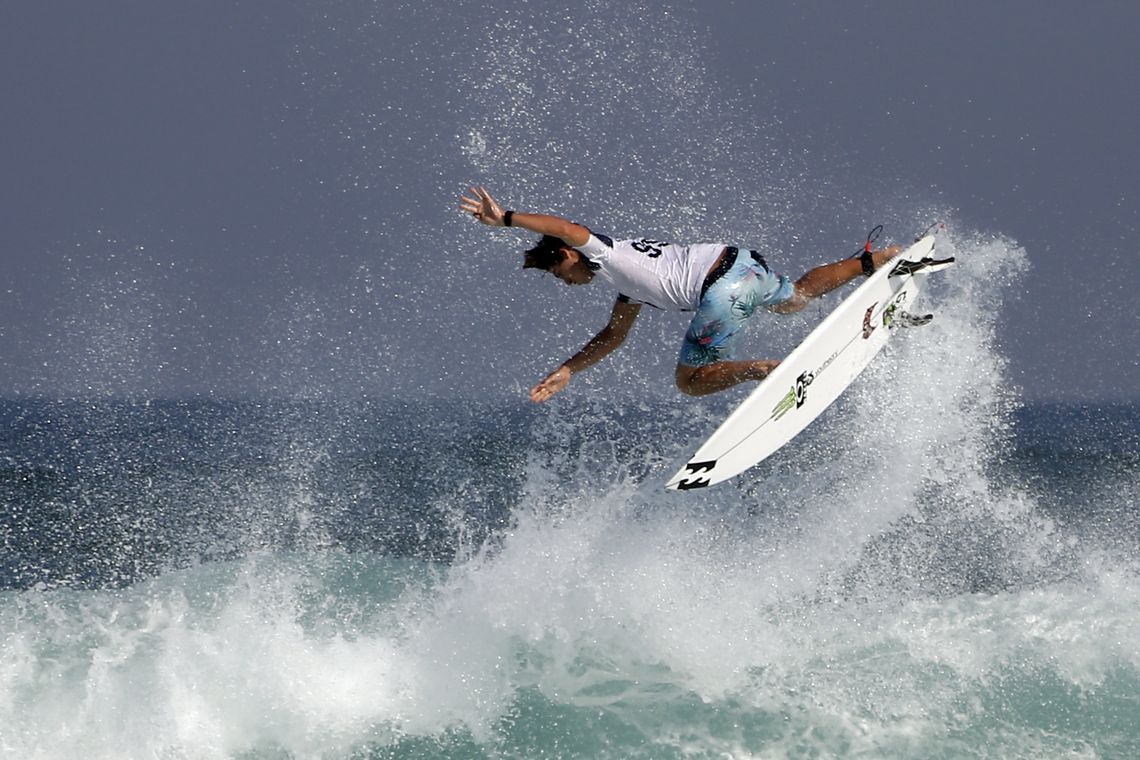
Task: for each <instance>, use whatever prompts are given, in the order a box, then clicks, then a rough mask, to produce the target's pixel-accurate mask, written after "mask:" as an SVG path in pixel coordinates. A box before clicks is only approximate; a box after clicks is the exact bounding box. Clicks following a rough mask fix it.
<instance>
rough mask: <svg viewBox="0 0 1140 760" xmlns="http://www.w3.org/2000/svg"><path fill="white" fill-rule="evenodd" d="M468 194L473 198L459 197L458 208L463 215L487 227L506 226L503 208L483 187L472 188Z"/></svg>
mask: <svg viewBox="0 0 1140 760" xmlns="http://www.w3.org/2000/svg"><path fill="white" fill-rule="evenodd" d="M470 192H471V195H472V196H474V197H468V196H466V195H463V196H460V200H459V208H460V209H461V210H463V212H464V213H467V214H471V216H473V217H475V218H476V219H478V220H479V221H480V222H482V223H483V224H485V225H487V226H488V227H505V226H506V220H505V219H504V218H503V207H502V206H500V205H499V204H498V203H496V202H495V199H494V198H492V197H491V194H490V193H488V192H487V189H486V188H485V187H482V186H479V187H473V188H471V190H470Z"/></svg>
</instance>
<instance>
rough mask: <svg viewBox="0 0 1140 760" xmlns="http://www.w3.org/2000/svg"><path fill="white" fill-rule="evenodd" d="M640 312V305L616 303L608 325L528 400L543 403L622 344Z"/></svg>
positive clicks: (543, 382) (549, 376)
mask: <svg viewBox="0 0 1140 760" xmlns="http://www.w3.org/2000/svg"><path fill="white" fill-rule="evenodd" d="M640 311H641V304H639V303H629V302H627V301H622V300H620V299H619V300H618V301H616V302H615V303H614V310H613V312H612V313H611V314H610V321H609V323H608V324H606V326H605V327H603V328H602V330H601V332H599V333H598V334H597V335H595V336H594V337H593V338H590V340H589V341H588V342H587V343H586V345H584V346H582V348H581V350H580V351H578V353H576V354H574V355H573V356H571V357H570V358H569V359H567V360H566V361H565V362H564V363H563V364H562V366H560V367H559V368H558V369H556V370H554V371H553V372H551V373H550V374H549V375H547V376H546V377H545V378H544V379H543V381H542V382H541V383H539V384H538V385H536V386H534V388H532V389H531V391H530V400H531V401H534V402H536V403H541V402H543V401H546V400H547V399H549V398H550V397H551V396H553V395H554V394H555V393H558V392H559V391H560V390H562V389H563V388H565V387H566V386H567V385H568V384H569V383H570V377H571V376H573V375H576V374H578V373H579V372H581V371H582V370H584V369H589V368H590V367H592V366H594V365H595V364H597V363H598V362H600V361H601V360H602V359H604V358H605V357H606V356H609V355H610V354H611V353H613V351H614V350H615V349H616V348H617V347H618V346H620V345H621V344H622V343H624V342H625V336H627V335H629V329H630V328H631V327H633V322H634V320H636V319H637V315H638V313H639V312H640Z"/></svg>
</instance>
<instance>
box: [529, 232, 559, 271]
mask: <svg viewBox="0 0 1140 760" xmlns="http://www.w3.org/2000/svg"><path fill="white" fill-rule="evenodd" d="M565 247H566V243H565V242H563V240H562V238H557V237H554V236H553V235H543V236H542V237H541V238H540V239H539V241H538V244H537V245H535V246H534V248H531V249H530V250H528V251H526V252H525V253H523V269H542V270H543V271H546V272H549V271H550V270H551V268H553V267H554V266H556V265H557V264H558V262H560V261H562V260H563V259H564V258H566V251H564V250H562V249H563V248H565Z"/></svg>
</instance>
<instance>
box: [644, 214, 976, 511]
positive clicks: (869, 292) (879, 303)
mask: <svg viewBox="0 0 1140 760" xmlns="http://www.w3.org/2000/svg"><path fill="white" fill-rule="evenodd" d="M933 252H934V236H933V235H928V236H926V237H924V238H922V239H921V240H919V241H918V242H917V243H915V244H914V245H912V246H911V247H910V248H908V249H906V250H905V251H903V253H902V254H900V255H899V256H898V257H896V258H894V259H892V260H891V261H890V262H889V263H888V264H887V265H886V266H884V267H882V268H881V269H880V270H879V271H877V272H875V273H874V274H873V275H871V276H870V277H868V278H867V280H866V281H865V282H864V283H863V284H862V285H860V286H859V287H858V288H857V289H856V290H855V291H854V292H853V293H852V294H851V295H849V296H848V297H847V298H845V299H844V300H843V301H842V302H841V303H840V304H839V305H838V306H837V307H836V308H835V310H834V311H832V312H831V314H829V315H828V316H827V318H826V319H824V320H823V321H822V322H821V323H820V324H819V326H817V327H816V328H815V329H814V330H812V332H811V333H810V334H809V335H808V336H807V338H805V339H804V341H803V342H802V343H800V345H799V346H797V347H796V348H795V350H793V351H792V352H791V353H790V354H788V356H787V358H785V359H784V360H783V361H781V362H780V365H779V366H778V367H776V369H774V370H773V371H772V373H771V374H770V375H768V377H766V378H764V380H763V381H761V383H760V385H759V387H757V388H756V390H754V391H753V392H752V394H751V395H749V396H748V398H746V399H745V400H744V401H743V402H742V403H741V404H740V406H738V407H737V408H736V411H734V412H733V413H732V414H731V415H730V416H729V417H728V419H726V420H725V421H724V424H722V425H721V426H720V427H719V428H717V430H716V432H715V433H713V434H712V436H710V437H709V439H708V441H706V442H705V444H704V445H703V446H701V447H700V448H699V449H698V450H697V452H696V453H695V454H693V456H692V458H690V459H689V461H688V462H687V463H686V464H685V466H684V467H682V468H681V469H680V470H679V471H678V472H677V474H676V475H674V476H673V477H672V478H670V480H669V482H668V483H666V485H665V487H666V488H669V489H673V490H687V489H692V488H704V487H706V486H711V485H713V484H714V483H720V482H721V481H724V480H727V479H728V478H731V477H733V476H734V475H738V474H740V473H742V472H744V471H745V470H747V469H748V468H750V467H752V466H754V465H756V464H759V463H760V462H762V461H763V460H764V459H766V458H767V457H768V456H770V455H771V454H772V453H774V452H775V451H776V450H777V449H779V448H780V447H781V446H783V445H784V444H786V443H787V442H788V441H790V440H792V438H794V437H795V436H796V435H798V434H799V433H800V431H802V430H803V429H804V428H805V427H807V426H808V424H809V423H810V422H811V421H812V420H814V419H815V418H816V417H818V416H819V415H820V414H822V413H823V411H824V410H825V409H827V407H829V406H831V404H832V402H834V401H835V399H837V398H839V394H841V393H842V392H843V391H844V390H845V389H846V388H847V386H848V385H850V384H851V382H852V381H853V380H854V379H855V378H856V377H858V376H859V373H860V372H862V371H863V369H864V368H865V367H866V366H867V365H868V364H870V363H871V360H872V359H873V358H874V357H875V354H877V353H879V350H880V349H882V347H883V346H884V345H886V343H887V339H888V338H889V337H890V336H891V333H892V332H894V331H895V329H897V328H899V327H908V326H913V325H916V324H923V323H924V322H926V321H929V316H924V317H916V316H914V315H912V314H910V312H909V309H910V307H911V305H912V304H913V303H914V301H915V297H916V296H917V295H918V291H919V287H920V286H921V284H922V281H923V280H924V279H925V277H926V275H927V274H929V273H931V272H935V271H938V270H939V269H944V268H946V267H948V266H950V264H951V263H953V261H954V259H952V258H951V259H945V260H942V261H935V260H933V259H932V258H930V255H931V254H932V253H933Z"/></svg>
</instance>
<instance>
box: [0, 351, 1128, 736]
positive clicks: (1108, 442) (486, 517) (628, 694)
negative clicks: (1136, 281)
mask: <svg viewBox="0 0 1140 760" xmlns="http://www.w3.org/2000/svg"><path fill="white" fill-rule="evenodd" d="M892 345H893V343H892ZM916 345H917V344H916ZM906 354H907V351H906V350H905V349H904V350H903V351H896V352H894V354H893V355H892V354H891V349H890V348H888V354H887V356H886V357H885V358H883V359H882V360H881V361H880V362H877V363H876V365H873V368H872V370H870V371H869V374H870V375H871V377H869V378H867V379H866V380H863V379H861V380H860V381H859V382H858V383H857V384H856V386H855V387H854V388H853V389H852V392H851V394H849V396H847V397H845V398H844V399H843V400H841V401H840V402H839V403H838V404H837V405H836V407H834V408H833V411H832V412H829V413H828V414H827V415H825V416H824V417H823V418H822V419H821V420H820V421H819V422H818V423H817V424H816V425H815V426H813V427H812V428H811V429H809V432H808V433H806V434H805V435H804V436H803V437H802V438H801V439H798V440H797V442H796V443H795V444H793V445H792V446H789V447H788V448H786V449H784V450H783V451H781V452H780V453H779V454H777V455H776V456H775V457H774V458H773V459H772V460H770V461H769V462H767V463H765V464H764V465H762V466H761V467H758V468H756V469H754V470H753V471H751V472H749V473H747V474H745V476H743V477H741V478H739V479H737V480H735V481H731V482H730V483H727V484H724V485H722V486H719V487H715V488H712V489H708V490H706V491H702V492H690V493H685V494H677V493H671V492H666V491H664V490H663V488H662V484H663V482H664V480H665V479H666V477H667V476H668V475H669V474H671V473H672V472H673V470H674V469H675V467H676V466H678V464H679V463H680V462H681V461H683V459H684V457H685V455H686V454H687V453H688V450H689V448H691V446H692V445H693V444H695V442H696V439H697V438H699V436H700V435H701V434H702V433H707V432H708V429H709V428H710V427H711V426H712V425H713V424H714V423H715V418H716V415H717V414H719V413H721V411H722V410H723V409H725V408H727V404H729V402H728V401H723V400H722V401H713V402H707V405H705V406H701V405H700V404H697V405H696V407H695V409H696V410H697V411H699V412H700V413H699V414H695V413H694V406H693V404H694V403H696V402H690V401H686V402H675V403H669V402H667V401H660V402H655V403H653V404H650V403H646V402H644V401H642V402H635V401H630V400H624V401H623V400H621V399H618V400H616V401H615V400H612V399H596V398H593V397H590V396H582V395H580V396H577V397H572V396H571V397H568V398H566V399H563V400H561V401H559V402H557V403H555V404H550V405H547V406H543V407H533V406H529V405H527V404H525V403H477V402H469V401H463V402H461V401H458V400H447V399H420V400H417V401H414V402H413V401H395V400H388V401H353V402H331V401H275V402H253V401H245V402H222V401H211V400H195V401H149V402H148V401H109V400H101V401H53V400H43V399H39V400H27V399H25V400H18V401H5V402H3V403H2V404H0V541H2V547H3V553H2V555H0V756H3V757H12V758H73V757H87V758H95V757H123V758H128V757H130V758H138V757H162V758H316V757H320V758H491V757H494V758H729V757H731V758H778V757H886V758H890V757H899V758H902V757H924V758H938V757H946V758H950V757H993V758H1011V757H1026V758H1029V757H1035V758H1036V757H1104V758H1110V757H1111V758H1127V757H1136V756H1140V721H1138V720H1137V716H1138V715H1140V583H1138V581H1140V577H1138V572H1137V571H1138V569H1140V513H1138V511H1137V506H1136V505H1137V501H1138V496H1140V406H1137V405H1103V406H1078V405H1071V406H1066V405H1026V404H1022V403H1018V402H1017V401H1016V399H1015V398H1011V397H1001V398H997V399H991V400H990V401H989V402H986V401H985V399H979V398H978V395H979V394H977V393H974V394H964V395H961V396H959V397H958V398H957V399H955V402H954V406H955V407H956V408H955V409H953V410H952V411H951V410H949V409H946V408H942V407H939V406H938V404H937V399H936V397H937V395H938V394H937V393H935V392H934V391H924V392H920V393H918V394H917V397H916V398H911V397H908V394H905V393H900V392H899V391H898V390H897V389H896V390H895V391H894V392H893V393H892V394H891V397H890V399H889V400H888V399H886V398H884V395H883V392H882V388H881V387H880V386H879V380H880V379H881V378H877V377H876V376H875V375H876V371H879V370H882V372H884V373H886V372H900V371H901V372H904V373H905V372H906V371H908V370H907V369H906V366H905V365H906V364H907V363H908V358H907V356H906ZM880 365H883V366H882V367H880ZM975 390H976V389H975ZM568 395H569V394H568ZM923 407H927V408H926V409H923Z"/></svg>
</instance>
